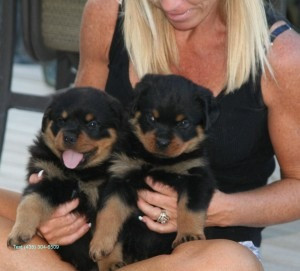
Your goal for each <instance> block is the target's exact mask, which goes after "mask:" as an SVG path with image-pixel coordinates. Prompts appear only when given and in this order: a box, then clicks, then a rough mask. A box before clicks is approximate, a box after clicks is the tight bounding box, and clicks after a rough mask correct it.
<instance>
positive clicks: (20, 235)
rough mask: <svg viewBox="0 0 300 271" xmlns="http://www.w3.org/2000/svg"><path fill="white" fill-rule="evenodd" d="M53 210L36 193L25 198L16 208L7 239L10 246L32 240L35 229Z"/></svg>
mask: <svg viewBox="0 0 300 271" xmlns="http://www.w3.org/2000/svg"><path fill="white" fill-rule="evenodd" d="M52 212H53V208H52V207H51V206H50V205H49V203H48V202H47V201H46V200H44V199H43V198H42V197H41V196H40V195H38V194H37V193H33V194H30V195H27V196H25V197H24V198H23V199H22V200H21V202H20V204H19V206H18V208H17V217H16V222H15V224H14V226H13V228H12V231H11V233H10V234H9V237H8V240H9V241H8V242H9V244H10V245H11V246H13V245H20V244H22V243H26V242H28V241H30V240H31V239H32V237H33V236H34V234H35V233H36V230H37V227H38V226H39V225H40V224H41V222H43V221H45V220H47V219H48V218H49V217H50V215H51V214H52Z"/></svg>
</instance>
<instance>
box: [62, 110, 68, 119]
mask: <svg viewBox="0 0 300 271" xmlns="http://www.w3.org/2000/svg"><path fill="white" fill-rule="evenodd" d="M61 116H62V118H63V119H66V118H67V117H68V112H67V111H63V112H62V114H61Z"/></svg>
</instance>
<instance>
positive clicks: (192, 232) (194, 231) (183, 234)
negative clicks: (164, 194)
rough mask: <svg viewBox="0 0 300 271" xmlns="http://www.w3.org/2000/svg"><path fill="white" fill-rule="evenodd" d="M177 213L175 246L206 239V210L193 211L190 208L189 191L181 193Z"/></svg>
mask: <svg viewBox="0 0 300 271" xmlns="http://www.w3.org/2000/svg"><path fill="white" fill-rule="evenodd" d="M177 215H178V216H177V236H176V238H175V240H174V242H173V245H172V246H173V248H175V247H176V246H178V245H180V244H182V243H184V242H188V241H193V240H205V235H204V224H205V218H206V210H200V211H198V210H197V211H193V210H191V209H190V208H188V196H187V193H184V194H183V195H181V197H180V199H179V202H178V211H177Z"/></svg>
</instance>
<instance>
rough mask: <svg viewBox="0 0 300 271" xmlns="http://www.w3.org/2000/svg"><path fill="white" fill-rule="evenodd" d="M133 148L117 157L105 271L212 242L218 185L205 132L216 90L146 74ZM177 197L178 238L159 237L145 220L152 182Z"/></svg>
mask: <svg viewBox="0 0 300 271" xmlns="http://www.w3.org/2000/svg"><path fill="white" fill-rule="evenodd" d="M136 92H137V93H138V96H137V98H136V100H135V101H134V104H133V108H132V112H131V116H130V118H129V125H130V127H131V131H130V132H129V136H128V143H127V144H124V143H123V144H122V148H121V149H120V150H119V151H118V152H117V153H115V154H114V158H113V160H112V166H111V167H110V169H109V170H110V172H111V179H110V180H109V183H108V185H107V186H106V189H105V193H104V194H105V196H104V197H103V199H104V202H103V204H102V206H101V209H102V210H101V212H100V214H99V217H98V218H99V221H97V223H99V227H97V229H98V233H97V235H95V238H94V240H93V241H92V242H91V247H90V254H91V257H92V258H93V259H94V260H95V261H98V264H99V265H100V270H101V271H106V270H115V269H117V268H119V267H120V266H122V265H125V264H128V263H131V262H134V261H138V260H142V259H145V258H149V257H152V256H155V255H158V254H165V253H170V252H171V251H172V248H174V247H176V246H177V245H179V244H181V243H183V242H186V241H190V240H200V239H205V236H204V223H205V217H206V210H207V208H208V205H209V202H210V200H211V198H212V195H213V191H214V187H215V182H214V178H213V176H212V174H211V171H210V169H209V165H208V162H207V159H206V157H205V131H206V130H207V128H208V126H209V124H210V122H211V121H212V118H215V116H216V114H215V113H214V112H215V110H213V109H214V106H213V97H212V95H211V93H210V92H209V91H208V90H206V89H204V88H202V87H200V86H197V85H195V84H194V83H192V82H191V81H189V80H187V79H185V78H183V77H180V76H174V75H169V76H164V75H147V76H145V77H144V78H143V79H142V80H141V82H140V83H139V84H138V85H137V87H136ZM146 176H151V177H152V178H153V179H154V180H156V181H159V182H162V183H164V184H166V185H169V186H170V187H173V188H174V189H175V190H176V191H177V192H178V196H179V197H178V218H177V225H178V231H177V234H175V233H174V234H158V233H156V232H152V231H150V230H149V229H148V228H147V227H146V225H145V224H144V223H142V222H141V221H139V220H138V217H139V216H141V215H143V214H142V213H141V211H139V209H138V208H137V204H136V202H137V192H138V190H140V189H150V188H149V186H147V184H146V183H145V177H146Z"/></svg>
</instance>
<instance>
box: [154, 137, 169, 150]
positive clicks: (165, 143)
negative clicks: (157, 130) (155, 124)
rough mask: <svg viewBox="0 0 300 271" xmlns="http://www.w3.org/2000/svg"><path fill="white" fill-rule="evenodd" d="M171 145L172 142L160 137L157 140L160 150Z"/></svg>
mask: <svg viewBox="0 0 300 271" xmlns="http://www.w3.org/2000/svg"><path fill="white" fill-rule="evenodd" d="M169 144H170V140H169V139H167V138H160V137H158V138H157V139H156V145H157V147H158V148H160V149H164V148H166V147H167V146H168V145H169Z"/></svg>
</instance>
